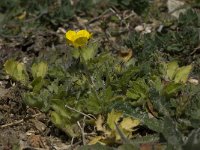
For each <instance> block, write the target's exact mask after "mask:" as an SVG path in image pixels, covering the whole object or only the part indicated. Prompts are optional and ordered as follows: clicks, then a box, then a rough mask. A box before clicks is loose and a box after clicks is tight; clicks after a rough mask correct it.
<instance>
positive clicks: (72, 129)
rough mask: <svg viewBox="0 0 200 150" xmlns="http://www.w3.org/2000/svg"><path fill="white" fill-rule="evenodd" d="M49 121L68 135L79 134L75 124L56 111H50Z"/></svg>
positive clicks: (74, 135) (75, 135)
mask: <svg viewBox="0 0 200 150" xmlns="http://www.w3.org/2000/svg"><path fill="white" fill-rule="evenodd" d="M51 121H52V122H53V123H54V124H55V125H56V126H57V127H58V128H60V129H61V130H63V131H64V132H65V133H66V134H67V135H69V136H70V137H77V136H78V135H79V132H77V129H78V127H77V125H76V124H72V123H70V120H68V119H66V118H63V116H62V115H61V114H59V113H58V112H56V111H52V112H51Z"/></svg>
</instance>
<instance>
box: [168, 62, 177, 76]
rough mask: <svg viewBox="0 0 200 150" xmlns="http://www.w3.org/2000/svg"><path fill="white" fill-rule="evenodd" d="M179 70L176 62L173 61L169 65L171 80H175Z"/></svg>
mask: <svg viewBox="0 0 200 150" xmlns="http://www.w3.org/2000/svg"><path fill="white" fill-rule="evenodd" d="M177 69H178V63H177V62H176V61H172V62H170V63H168V64H167V77H168V78H169V79H170V80H172V79H173V78H174V76H175V73H176V70H177Z"/></svg>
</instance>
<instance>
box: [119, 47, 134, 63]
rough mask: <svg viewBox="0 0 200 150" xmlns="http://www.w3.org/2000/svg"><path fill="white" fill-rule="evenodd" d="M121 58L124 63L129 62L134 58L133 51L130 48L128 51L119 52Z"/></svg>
mask: <svg viewBox="0 0 200 150" xmlns="http://www.w3.org/2000/svg"><path fill="white" fill-rule="evenodd" d="M119 56H120V58H122V61H123V62H128V61H129V60H130V59H131V58H132V57H133V50H132V49H130V48H128V49H126V50H121V51H120V52H119Z"/></svg>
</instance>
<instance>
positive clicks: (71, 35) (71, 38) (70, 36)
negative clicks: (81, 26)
mask: <svg viewBox="0 0 200 150" xmlns="http://www.w3.org/2000/svg"><path fill="white" fill-rule="evenodd" d="M65 36H66V39H67V40H69V41H70V42H73V41H74V40H75V38H76V32H75V31H72V30H69V31H67V32H66V34H65Z"/></svg>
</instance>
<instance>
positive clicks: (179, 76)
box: [174, 65, 192, 83]
mask: <svg viewBox="0 0 200 150" xmlns="http://www.w3.org/2000/svg"><path fill="white" fill-rule="evenodd" d="M191 70H192V65H188V66H184V67H181V68H179V69H178V70H177V72H176V75H175V77H174V81H175V82H176V83H179V82H182V83H186V82H187V79H188V76H189V74H190V72H191Z"/></svg>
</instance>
